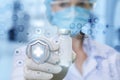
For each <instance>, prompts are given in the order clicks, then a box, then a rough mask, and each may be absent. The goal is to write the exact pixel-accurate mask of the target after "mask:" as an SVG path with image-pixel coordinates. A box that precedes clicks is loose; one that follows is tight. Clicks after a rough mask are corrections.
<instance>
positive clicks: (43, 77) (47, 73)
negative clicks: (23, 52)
mask: <svg viewBox="0 0 120 80" xmlns="http://www.w3.org/2000/svg"><path fill="white" fill-rule="evenodd" d="M25 63H26V64H25V66H24V77H25V79H26V80H50V79H52V78H53V74H58V73H59V72H61V71H62V68H61V66H59V65H57V64H58V63H59V56H58V54H51V56H50V59H49V60H48V62H46V63H43V64H37V63H35V62H33V60H32V59H29V58H28V57H27V58H26V61H25ZM56 80H57V79H56Z"/></svg>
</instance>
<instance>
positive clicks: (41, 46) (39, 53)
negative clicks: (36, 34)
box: [26, 40, 50, 64]
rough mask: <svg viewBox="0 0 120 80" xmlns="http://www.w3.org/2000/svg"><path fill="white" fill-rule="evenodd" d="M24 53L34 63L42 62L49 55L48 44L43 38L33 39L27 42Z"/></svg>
mask: <svg viewBox="0 0 120 80" xmlns="http://www.w3.org/2000/svg"><path fill="white" fill-rule="evenodd" d="M26 53H27V56H28V58H30V59H32V60H33V61H34V62H35V63H38V64H43V63H45V62H46V61H47V60H48V58H49V56H50V49H49V45H48V44H47V43H46V42H45V41H43V40H35V41H33V42H31V43H30V44H28V46H27V49H26Z"/></svg>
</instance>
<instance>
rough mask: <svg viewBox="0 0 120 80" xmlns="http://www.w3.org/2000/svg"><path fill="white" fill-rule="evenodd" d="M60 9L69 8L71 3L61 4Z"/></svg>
mask: <svg viewBox="0 0 120 80" xmlns="http://www.w3.org/2000/svg"><path fill="white" fill-rule="evenodd" d="M59 6H60V7H69V6H70V5H69V3H60V4H59Z"/></svg>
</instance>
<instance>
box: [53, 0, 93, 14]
mask: <svg viewBox="0 0 120 80" xmlns="http://www.w3.org/2000/svg"><path fill="white" fill-rule="evenodd" d="M51 6H52V11H53V12H57V11H60V10H63V9H65V8H68V7H71V6H77V7H82V8H86V9H92V6H93V4H92V3H89V1H88V0H55V1H53V2H52V3H51Z"/></svg>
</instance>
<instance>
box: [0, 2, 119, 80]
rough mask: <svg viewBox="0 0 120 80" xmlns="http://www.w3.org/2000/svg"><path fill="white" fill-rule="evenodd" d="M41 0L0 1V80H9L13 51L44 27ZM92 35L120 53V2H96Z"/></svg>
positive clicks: (37, 34)
mask: <svg viewBox="0 0 120 80" xmlns="http://www.w3.org/2000/svg"><path fill="white" fill-rule="evenodd" d="M43 2H44V0H0V80H11V73H12V65H13V62H12V61H13V54H14V50H15V49H16V48H17V47H19V46H22V45H25V44H26V43H27V42H28V41H30V40H32V39H35V38H37V37H39V35H42V33H43V31H44V30H43V27H45V22H46V18H45V5H44V4H43ZM94 12H95V13H96V15H97V17H98V18H99V22H97V23H96V24H95V25H93V26H96V28H95V29H94V31H93V33H92V35H93V37H94V39H95V40H96V41H98V42H100V43H104V44H107V45H109V46H111V47H113V48H115V49H116V50H117V51H119V52H120V22H119V21H120V0H98V2H97V3H96V6H95V8H94Z"/></svg>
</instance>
